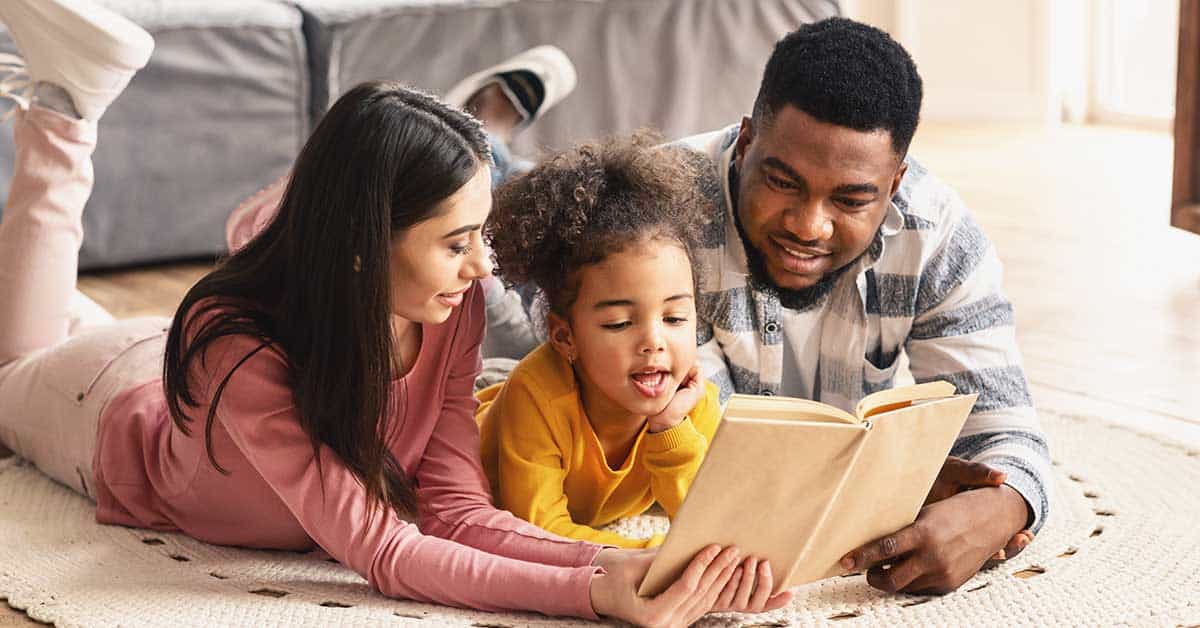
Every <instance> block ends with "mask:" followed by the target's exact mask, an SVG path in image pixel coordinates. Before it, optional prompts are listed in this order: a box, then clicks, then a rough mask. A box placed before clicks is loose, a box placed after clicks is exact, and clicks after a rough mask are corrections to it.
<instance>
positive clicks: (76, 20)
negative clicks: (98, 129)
mask: <svg viewBox="0 0 1200 628" xmlns="http://www.w3.org/2000/svg"><path fill="white" fill-rule="evenodd" d="M89 9H90V10H89ZM13 18H16V19H24V20H29V21H36V22H40V23H41V24H43V25H44V26H45V27H46V28H47V30H48V31H50V32H51V33H53V35H54V39H56V40H58V41H63V42H70V43H71V44H72V45H77V46H80V47H81V48H83V49H84V50H85V51H86V52H87V53H89V54H90V56H91V57H92V60H93V61H94V62H96V63H98V64H101V65H104V66H108V67H111V68H114V69H118V70H124V71H128V72H136V71H137V70H140V69H141V68H143V67H145V65H146V63H147V62H148V61H149V60H150V54H151V53H152V52H153V51H154V39H153V38H151V37H150V35H149V34H148V33H147V32H146V31H145V30H144V29H142V28H141V27H140V26H138V25H137V24H134V23H133V22H131V21H129V20H128V19H126V18H125V17H123V16H121V15H119V14H117V13H114V12H112V11H111V10H109V9H107V8H105V7H101V6H98V5H89V4H86V3H82V2H68V1H66V0H37V3H36V4H34V3H32V2H22V1H21V0H3V1H2V2H0V20H2V21H4V22H5V23H8V22H9V21H10V20H12V19H13ZM8 32H9V35H10V36H11V37H12V38H13V41H14V42H16V44H17V47H18V48H19V49H21V48H22V42H21V41H19V39H18V37H17V35H16V33H14V32H13V31H12V30H11V29H9V31H8ZM81 33H85V34H84V35H83V36H81ZM24 49H26V50H27V48H24ZM27 60H28V59H27ZM34 69H35V68H32V67H31V68H30V70H34Z"/></svg>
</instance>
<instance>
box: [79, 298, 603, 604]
mask: <svg viewBox="0 0 1200 628" xmlns="http://www.w3.org/2000/svg"><path fill="white" fill-rule="evenodd" d="M483 330H484V305H483V292H482V290H481V289H480V288H479V286H478V285H476V286H475V287H474V288H472V289H471V291H470V292H468V294H467V295H466V299H465V300H464V301H463V304H462V306H460V307H459V308H457V309H456V310H455V311H454V312H453V313H452V314H451V316H450V319H449V320H448V321H446V322H445V323H443V324H441V325H425V326H423V328H422V331H423V340H422V345H421V351H420V355H419V357H418V358H417V362H416V364H415V365H414V366H413V369H412V371H411V372H410V373H409V374H408V375H407V376H405V377H404V378H403V379H401V380H398V381H397V382H396V383H395V385H396V386H397V387H398V388H397V391H396V392H397V395H401V396H398V397H397V398H398V399H400V401H399V402H398V403H397V404H396V405H397V406H399V407H398V408H397V410H396V414H395V416H393V417H392V420H393V421H394V424H395V425H402V429H401V430H396V431H395V436H394V438H393V439H392V441H391V443H390V447H391V450H392V453H393V454H394V455H395V457H396V460H397V461H398V462H399V463H400V465H401V466H402V467H403V468H404V470H405V472H406V473H407V474H408V475H409V477H410V478H413V479H415V481H416V483H417V485H418V490H417V498H418V500H419V503H420V513H419V522H418V524H417V525H413V524H412V523H408V522H406V521H403V520H401V519H400V518H398V517H397V516H396V515H395V514H393V513H392V512H391V511H390V510H388V509H385V508H375V509H370V508H368V506H367V502H366V496H365V493H364V491H363V488H362V486H361V485H360V484H359V483H358V481H357V480H356V479H355V478H354V476H353V475H352V474H351V472H350V471H349V470H348V469H347V468H346V467H344V466H343V465H342V464H341V462H340V460H339V459H338V457H337V455H336V454H334V453H333V452H332V451H330V450H329V449H328V448H327V447H324V446H322V447H321V448H320V454H319V455H320V457H321V463H322V465H321V467H322V469H323V472H318V470H317V464H316V460H315V459H314V457H313V453H312V446H311V444H310V441H309V439H308V436H307V435H305V433H304V431H303V430H302V429H301V427H300V424H299V423H298V422H297V419H296V416H295V412H296V410H295V407H294V405H293V403H292V393H291V390H290V389H289V388H288V386H287V383H286V382H287V367H286V364H285V361H284V358H283V356H282V355H281V354H280V352H279V351H278V350H277V349H275V348H274V347H268V348H265V349H263V350H261V351H259V352H258V353H256V354H255V355H254V356H253V357H251V358H250V359H249V360H247V361H246V362H245V363H244V364H243V365H242V366H241V367H240V368H238V370H237V372H236V373H235V374H234V375H233V377H232V378H231V379H230V380H229V384H228V385H227V386H226V388H225V392H224V396H223V397H222V399H221V402H220V404H219V405H218V408H217V415H216V419H217V420H216V421H215V423H214V426H213V432H212V447H213V453H214V454H215V456H216V460H217V462H218V463H219V464H220V465H221V466H222V467H223V468H225V469H226V470H228V471H229V472H230V473H229V475H223V474H221V473H220V472H218V471H217V470H216V469H214V468H213V466H212V464H211V463H210V462H209V460H208V456H207V453H206V451H205V447H204V417H205V416H206V415H207V411H208V406H207V405H203V406H201V407H200V408H197V409H196V410H195V412H194V413H193V414H192V416H193V417H194V418H195V420H194V421H193V422H192V424H191V425H192V436H190V437H189V436H185V435H184V434H183V433H182V432H180V431H179V430H178V429H176V428H175V427H174V425H173V424H172V422H171V420H170V416H169V414H168V412H167V408H166V402H165V399H164V396H163V390H162V382H161V381H153V382H149V383H147V384H145V385H141V386H137V387H135V388H131V389H129V390H127V391H124V392H123V393H121V394H120V395H119V396H118V397H116V398H115V399H114V400H113V402H112V403H111V404H109V406H108V408H107V409H106V410H105V412H104V416H103V417H102V419H101V427H100V436H99V443H98V445H97V449H98V451H97V455H96V460H95V476H96V484H97V486H96V500H97V509H96V518H97V520H99V521H100V522H101V523H114V524H120V525H127V526H135V527H144V528H153V529H156V530H180V531H182V532H184V533H186V534H187V535H189V536H191V537H194V538H196V539H200V540H202V541H207V542H210V543H218V544H223V545H239V546H245V547H257V548H273V549H287V550H306V549H310V548H313V546H314V545H315V546H319V547H321V548H322V549H324V550H325V551H326V552H328V553H329V555H330V556H333V557H334V558H336V559H337V560H338V561H340V562H341V563H342V564H344V565H346V566H348V567H350V568H352V569H354V570H355V571H356V572H358V573H359V574H361V575H362V576H363V577H364V578H366V579H367V581H368V582H369V583H370V584H371V586H372V587H374V588H376V589H377V590H379V591H380V592H382V593H383V594H384V595H388V596H391V597H399V598H408V599H414V600H420V601H430V602H438V603H441V604H449V605H453V606H463V607H471V608H477V609H483V610H509V609H511V610H535V611H540V612H542V613H545V614H547V615H575V616H580V617H589V618H594V617H595V614H594V612H593V611H592V607H591V602H590V598H589V584H590V581H591V578H592V576H593V574H596V573H598V572H599V571H600V569H599V568H598V567H594V566H591V565H590V563H591V562H592V560H593V559H594V558H595V556H596V554H597V553H598V552H599V551H600V547H599V546H596V545H592V544H589V543H581V542H572V541H568V540H566V539H563V538H560V537H556V536H553V535H551V534H549V533H547V532H544V531H542V530H541V529H540V528H537V527H535V526H533V525H531V524H529V523H526V522H524V521H521V520H519V519H517V518H515V517H513V516H512V515H510V514H509V513H508V512H505V511H501V510H497V509H496V508H495V507H493V506H492V503H491V496H490V494H489V491H488V483H487V478H486V476H485V475H484V473H483V470H482V469H481V467H480V462H479V431H478V428H477V426H476V424H475V419H474V411H475V407H476V401H475V398H474V396H473V395H472V387H473V384H474V380H475V375H476V374H477V373H478V372H479V369H480V358H479V344H480V342H481V340H482V338H483ZM256 346H258V343H257V342H256V341H254V340H253V339H250V338H248V337H227V338H224V339H222V340H220V341H218V342H217V343H215V344H214V345H211V346H210V349H209V351H208V358H209V359H208V361H207V363H206V365H205V366H206V367H209V370H208V371H206V374H205V379H207V380H208V382H207V383H206V384H205V385H208V384H213V383H215V382H219V381H220V380H221V379H222V378H223V377H224V374H225V373H227V372H228V371H229V369H230V368H232V366H233V364H234V363H236V362H237V361H238V360H239V359H241V358H242V357H243V356H245V355H246V354H247V353H249V352H250V351H251V350H252V349H253V348H254V347H256ZM330 385H336V382H330ZM202 392H204V391H202ZM405 394H407V400H406V401H405V400H404V399H403V395H405ZM200 398H208V396H207V395H206V394H201V395H200Z"/></svg>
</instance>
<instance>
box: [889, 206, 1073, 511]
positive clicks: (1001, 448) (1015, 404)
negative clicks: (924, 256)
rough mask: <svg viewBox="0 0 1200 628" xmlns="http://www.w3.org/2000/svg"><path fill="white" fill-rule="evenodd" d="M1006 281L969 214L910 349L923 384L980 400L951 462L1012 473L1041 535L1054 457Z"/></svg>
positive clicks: (937, 260)
mask: <svg viewBox="0 0 1200 628" xmlns="http://www.w3.org/2000/svg"><path fill="white" fill-rule="evenodd" d="M1001 280H1002V268H1001V265H1000V260H999V259H998V258H997V256H996V252H995V249H994V248H993V247H992V246H991V243H990V242H989V241H988V240H987V237H986V236H984V234H983V232H982V230H981V229H980V228H979V225H978V224H976V223H975V221H974V219H972V218H971V216H970V214H968V213H966V212H965V211H963V212H962V213H961V214H959V219H958V221H957V222H956V224H954V225H952V226H950V227H949V233H948V236H947V238H946V239H945V243H944V245H943V246H942V247H941V248H940V249H939V250H938V251H937V252H936V253H935V254H934V255H933V257H932V258H931V259H930V260H929V261H928V263H927V264H926V265H925V268H924V269H923V272H922V274H921V282H920V288H919V289H918V294H917V301H916V307H917V312H916V317H915V318H914V320H913V326H912V329H911V330H910V332H909V336H908V341H907V343H906V344H905V350H906V352H907V353H908V356H909V360H910V363H911V366H910V368H911V369H912V373H913V377H914V378H915V379H916V381H917V382H926V381H931V380H937V379H941V380H946V381H949V382H950V383H952V384H954V385H955V387H956V388H957V390H958V392H959V393H979V399H978V401H976V402H975V408H974V409H973V411H972V412H971V416H970V417H968V418H967V422H966V424H965V425H964V426H963V431H962V434H961V435H960V436H959V438H958V440H957V441H956V442H955V445H954V448H953V449H952V450H951V455H954V456H959V457H962V458H965V459H967V460H971V461H974V462H983V463H986V464H987V465H988V466H990V467H993V468H995V469H999V470H1000V471H1003V472H1004V473H1005V474H1007V476H1008V477H1007V479H1006V481H1005V484H1007V485H1008V486H1010V487H1012V488H1013V489H1014V490H1016V492H1017V493H1019V494H1020V495H1021V497H1022V498H1023V499H1024V501H1025V503H1026V506H1027V508H1028V511H1029V512H1028V519H1027V521H1026V527H1027V528H1029V529H1030V530H1033V531H1034V532H1036V531H1037V530H1038V529H1040V528H1041V526H1042V523H1043V522H1044V521H1045V516H1046V514H1047V511H1048V508H1049V501H1048V499H1047V490H1048V487H1049V485H1050V477H1051V471H1050V454H1049V450H1048V448H1047V446H1046V439H1045V436H1044V434H1043V433H1042V429H1041V425H1040V422H1039V421H1038V418H1037V413H1036V411H1035V410H1034V408H1033V400H1032V398H1031V396H1030V393H1029V384H1028V381H1027V380H1026V378H1025V373H1024V371H1023V369H1022V368H1021V360H1020V354H1019V351H1018V349H1017V343H1016V334H1015V327H1014V317H1013V308H1012V305H1011V304H1010V303H1009V302H1008V300H1007V299H1006V298H1005V297H1004V294H1003V292H1002V290H1001ZM1014 532H1015V531H1014Z"/></svg>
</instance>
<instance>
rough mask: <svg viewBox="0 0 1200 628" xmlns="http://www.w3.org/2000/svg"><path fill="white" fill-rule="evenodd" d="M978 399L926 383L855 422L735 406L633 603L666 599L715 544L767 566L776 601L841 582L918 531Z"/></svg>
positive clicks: (873, 403)
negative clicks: (865, 553) (894, 540)
mask: <svg viewBox="0 0 1200 628" xmlns="http://www.w3.org/2000/svg"><path fill="white" fill-rule="evenodd" d="M976 396H977V395H955V394H954V386H953V385H952V384H949V383H946V382H930V383H927V384H919V385H916V386H906V387H903V388H894V389H891V390H884V391H881V392H877V393H875V394H872V395H868V396H867V397H866V398H864V399H863V400H862V401H860V402H859V404H858V407H857V408H856V409H855V414H854V415H851V414H849V413H847V412H844V411H842V410H840V409H838V408H835V407H833V406H830V405H826V404H823V403H819V402H816V401H808V400H804V399H790V398H787V397H758V396H752V395H734V396H733V397H732V398H730V400H729V403H728V405H727V406H726V408H725V417H724V419H722V421H721V424H720V426H719V427H718V428H717V433H716V436H714V437H713V442H712V444H711V445H710V447H709V450H708V455H707V456H706V457H705V459H704V462H703V464H702V465H701V466H700V470H699V472H698V473H697V474H696V479H695V481H694V482H693V483H692V487H691V490H690V491H689V492H688V496H687V498H686V499H685V500H684V502H683V505H682V506H681V507H680V509H679V513H678V514H677V515H676V517H675V520H674V521H673V522H672V523H671V529H670V531H669V532H668V534H667V539H666V541H665V542H664V543H663V545H662V547H660V548H659V550H658V554H657V555H656V556H655V558H654V562H653V563H652V564H651V565H650V570H649V572H647V574H646V578H645V580H643V581H642V585H641V588H640V590H639V593H640V594H641V595H643V596H651V595H657V594H658V593H660V592H662V591H663V590H664V589H666V587H667V586H668V585H670V583H671V582H673V581H674V580H675V579H676V578H678V577H679V575H680V574H681V573H683V570H684V568H685V567H686V566H687V564H688V562H689V561H691V559H692V557H693V556H695V554H696V552H698V551H700V550H701V549H702V548H703V547H704V546H706V545H709V544H711V543H717V544H720V545H737V546H738V547H739V548H740V549H741V551H742V555H743V556H756V557H759V558H766V559H767V560H768V561H770V563H771V572H772V573H773V574H774V576H775V590H774V591H773V593H777V592H779V591H783V590H785V589H789V588H791V587H794V586H797V585H801V584H805V583H808V582H812V581H814V580H820V579H822V578H828V577H830V576H836V575H839V574H841V573H843V571H844V570H843V569H842V568H841V566H840V565H839V564H838V561H839V560H841V558H842V557H843V556H845V555H846V554H847V553H849V552H850V551H851V550H853V549H855V548H857V547H859V546H861V545H863V544H865V543H868V542H870V541H873V540H875V539H878V538H881V537H883V536H886V535H888V534H891V533H892V532H895V531H897V530H899V529H901V528H903V527H905V526H907V525H908V524H910V523H912V522H913V521H915V520H916V517H917V513H918V512H919V511H920V509H921V506H922V504H923V503H924V501H925V496H926V495H927V494H928V493H929V489H930V488H931V487H932V486H933V481H934V480H935V479H936V478H937V474H938V472H939V471H940V470H941V468H942V464H943V463H944V462H945V460H946V455H947V454H948V453H949V452H950V448H951V447H952V446H953V445H954V440H955V438H956V437H957V436H958V433H959V431H960V430H962V426H963V423H964V422H965V421H966V419H967V415H968V414H970V412H971V407H972V406H974V405H975V397H976Z"/></svg>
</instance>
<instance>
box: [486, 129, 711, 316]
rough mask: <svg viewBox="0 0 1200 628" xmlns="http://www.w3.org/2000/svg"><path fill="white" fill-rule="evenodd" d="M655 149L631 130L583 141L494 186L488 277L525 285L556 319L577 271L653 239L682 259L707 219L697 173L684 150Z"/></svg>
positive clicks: (573, 289)
mask: <svg viewBox="0 0 1200 628" xmlns="http://www.w3.org/2000/svg"><path fill="white" fill-rule="evenodd" d="M659 142H660V138H659V137H658V136H657V135H655V134H653V133H650V132H646V131H640V132H638V133H635V134H634V135H632V136H630V137H625V138H612V139H607V140H603V141H598V142H587V143H583V144H580V145H577V146H576V147H574V148H572V149H571V150H568V151H565V152H562V153H558V154H555V155H551V156H550V157H548V158H547V159H545V160H544V161H543V162H542V163H540V164H539V165H538V166H536V167H535V168H534V169H533V170H531V171H529V172H528V173H526V174H524V175H521V176H519V177H516V178H515V179H512V180H510V181H508V182H507V183H505V184H504V185H502V186H501V187H500V188H499V189H498V190H497V191H496V196H495V204H494V207H493V209H492V214H491V216H490V218H489V219H488V222H487V225H486V226H485V228H484V231H485V237H486V239H487V240H488V242H489V243H490V244H491V247H492V250H493V252H494V257H495V261H496V274H498V275H499V276H500V277H501V278H502V279H503V280H504V281H505V283H506V284H508V285H516V284H525V283H528V282H530V281H532V282H533V283H534V284H535V285H536V286H537V287H538V288H540V289H541V290H542V292H543V293H544V294H545V296H546V300H547V301H548V303H549V306H550V311H552V312H555V313H557V314H559V315H565V314H566V312H567V310H568V309H569V308H570V307H571V304H572V303H573V302H574V300H575V297H576V295H577V293H578V289H579V279H578V276H577V272H578V271H579V270H580V269H582V268H583V267H585V266H589V265H591V264H595V263H598V262H601V261H603V260H604V259H605V258H606V257H608V256H609V255H612V254H613V253H617V252H620V251H622V250H624V249H626V248H627V247H629V246H631V245H634V244H637V243H639V242H644V241H645V240H646V239H648V238H655V239H657V238H662V239H667V240H673V241H675V242H678V243H679V244H680V245H681V246H682V247H683V248H684V250H685V251H687V252H688V257H689V259H691V249H692V247H693V246H694V245H695V243H696V241H697V238H698V236H699V234H700V232H701V229H702V226H703V225H704V223H705V222H706V220H707V215H708V211H707V209H708V206H709V204H708V202H707V200H706V197H705V196H704V194H703V192H702V191H701V188H700V185H699V183H698V181H699V179H698V177H699V175H700V172H699V169H700V168H701V167H702V166H701V165H700V162H699V161H698V160H697V159H696V158H695V156H694V155H692V154H691V153H690V152H689V151H687V150H686V149H682V148H675V147H670V146H656V144H658V143H659Z"/></svg>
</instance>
